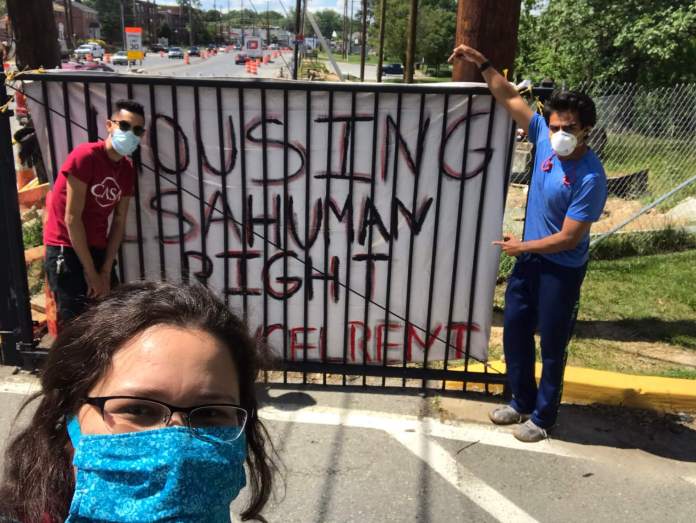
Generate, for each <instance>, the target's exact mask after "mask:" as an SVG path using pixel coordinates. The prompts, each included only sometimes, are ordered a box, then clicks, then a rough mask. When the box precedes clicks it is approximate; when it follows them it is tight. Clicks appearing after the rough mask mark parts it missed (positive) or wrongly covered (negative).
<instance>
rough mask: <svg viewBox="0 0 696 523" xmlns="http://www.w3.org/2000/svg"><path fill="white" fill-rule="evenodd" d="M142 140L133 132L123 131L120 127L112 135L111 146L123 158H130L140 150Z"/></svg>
mask: <svg viewBox="0 0 696 523" xmlns="http://www.w3.org/2000/svg"><path fill="white" fill-rule="evenodd" d="M139 143H140V138H138V137H137V136H135V134H133V131H122V130H121V129H119V128H118V127H117V128H116V129H115V130H114V132H113V133H112V134H111V145H113V146H114V149H116V152H117V153H118V154H120V155H121V156H128V155H129V154H133V152H134V151H135V150H136V149H137V148H138V144H139Z"/></svg>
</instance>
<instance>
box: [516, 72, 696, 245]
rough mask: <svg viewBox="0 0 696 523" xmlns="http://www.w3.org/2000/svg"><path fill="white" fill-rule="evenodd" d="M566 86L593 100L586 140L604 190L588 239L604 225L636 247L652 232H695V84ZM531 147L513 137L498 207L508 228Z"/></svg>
mask: <svg viewBox="0 0 696 523" xmlns="http://www.w3.org/2000/svg"><path fill="white" fill-rule="evenodd" d="M568 87H569V88H573V89H577V90H582V91H584V92H586V93H587V94H589V95H590V96H591V97H592V98H593V100H594V101H595V104H596V106H597V116H598V121H597V125H596V126H595V128H594V130H593V133H592V135H591V138H590V145H591V146H592V148H593V149H594V151H595V152H596V153H597V155H598V156H599V158H600V159H601V160H602V163H603V165H604V168H605V170H606V173H607V176H608V189H609V197H608V200H607V204H606V207H605V211H604V215H603V217H602V219H601V220H600V221H599V222H598V223H596V224H595V225H594V226H593V228H592V233H593V237H594V240H595V243H596V240H597V239H600V238H601V239H603V238H604V237H605V236H606V235H607V233H610V235H612V236H614V235H625V236H630V237H631V242H632V243H633V244H635V245H636V246H637V248H638V250H639V251H640V249H641V248H642V247H645V246H647V245H649V244H651V243H653V242H654V241H655V238H656V235H659V236H660V237H663V236H664V235H665V234H668V235H669V234H674V233H675V232H679V233H680V234H682V233H683V231H691V232H696V179H695V178H696V84H682V85H675V86H672V87H664V88H655V89H649V88H645V87H641V86H638V85H635V84H604V83H592V82H588V83H585V84H581V85H579V86H568ZM532 94H533V96H534V97H535V98H537V97H538V96H539V93H537V92H536V90H533V92H532ZM547 94H548V93H547ZM541 98H542V100H543V96H541ZM532 154H533V153H532V145H531V144H530V143H528V142H526V141H525V140H521V141H519V142H518V143H517V146H516V153H515V161H514V164H513V173H512V182H513V187H512V188H511V190H510V193H509V197H508V205H507V209H508V210H507V214H506V226H507V227H508V229H509V230H512V231H513V232H518V233H521V231H522V226H523V222H524V212H525V205H526V188H527V183H528V181H529V177H530V173H531V168H532ZM675 189H677V190H676V191H675Z"/></svg>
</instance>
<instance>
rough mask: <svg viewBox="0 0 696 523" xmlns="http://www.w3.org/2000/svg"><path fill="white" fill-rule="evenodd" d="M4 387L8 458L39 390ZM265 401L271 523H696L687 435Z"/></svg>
mask: <svg viewBox="0 0 696 523" xmlns="http://www.w3.org/2000/svg"><path fill="white" fill-rule="evenodd" d="M3 374H4V375H5V377H4V379H3ZM8 374H9V371H8V370H7V368H0V401H1V402H2V405H3V406H4V407H5V408H4V409H2V411H0V449H1V447H2V445H3V444H4V442H5V441H6V440H7V435H8V434H9V422H10V420H11V418H12V417H13V415H14V412H15V410H16V408H17V407H18V405H19V403H20V401H21V400H22V399H23V397H24V396H25V395H26V394H27V393H29V392H30V390H31V389H32V388H33V387H35V380H34V379H33V378H31V377H27V376H19V377H18V376H8ZM259 392H260V394H261V396H262V404H263V408H262V409H261V411H260V415H261V417H262V418H263V419H264V420H265V423H266V424H267V426H268V428H269V430H270V433H271V435H272V438H273V441H274V443H275V446H276V449H277V451H278V454H279V456H280V458H281V460H282V463H283V466H284V474H283V475H284V485H285V488H284V489H283V488H280V489H279V490H278V493H277V496H276V499H275V500H274V501H273V502H272V503H271V504H270V506H269V507H267V510H266V516H267V518H268V520H269V521H270V522H282V523H294V522H297V523H300V522H302V523H308V522H310V523H314V522H315V523H332V522H340V523H345V522H356V523H357V522H360V523H365V522H380V523H381V522H412V521H413V522H435V523H437V522H448V523H449V522H453V521H462V522H465V521H466V522H469V521H476V522H492V521H506V522H507V521H512V522H534V521H539V522H547V521H548V522H556V521H559V522H587V521H592V522H611V523H616V522H621V521H630V522H655V521H669V522H685V523H686V522H689V523H691V522H693V521H694V520H695V519H696V504H695V503H694V499H696V425H695V424H693V423H691V424H684V423H676V422H674V421H673V420H670V419H667V418H664V417H656V416H651V415H647V414H644V413H633V412H629V411H622V410H617V409H601V408H589V407H573V406H564V407H563V409H562V413H561V418H560V428H559V430H558V432H557V433H556V435H555V436H554V437H553V439H551V440H549V441H546V442H542V443H540V444H535V445H524V444H521V443H518V442H517V441H516V440H515V439H514V438H513V437H512V435H511V434H510V431H509V430H508V429H505V428H499V427H493V426H491V425H490V424H488V423H486V422H485V412H486V411H487V410H488V408H490V406H491V404H490V403H488V402H481V401H473V400H462V399H461V398H457V397H444V398H439V397H430V398H426V397H421V396H419V395H409V394H383V393H381V392H380V391H376V392H375V391H372V392H362V393H356V392H349V391H343V390H341V391H338V390H299V389H292V388H287V387H282V386H271V387H268V388H260V389H259ZM25 418H26V416H25ZM279 483H282V481H281V482H279ZM243 502H244V498H243V496H242V498H240V499H239V500H238V501H237V502H236V503H235V504H234V505H233V510H234V511H235V512H238V511H239V509H240V507H241V506H242V504H243Z"/></svg>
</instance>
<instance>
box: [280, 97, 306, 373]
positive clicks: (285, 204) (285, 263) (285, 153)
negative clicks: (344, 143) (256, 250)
mask: <svg viewBox="0 0 696 523" xmlns="http://www.w3.org/2000/svg"><path fill="white" fill-rule="evenodd" d="M288 119H289V111H288V90H287V89H284V90H283V144H284V146H283V250H284V251H285V256H283V293H284V294H285V298H284V299H283V361H287V359H288V298H287V292H288V251H289V250H290V249H289V248H288V220H289V219H291V217H290V215H289V213H288V145H287V144H288V143H290V141H289V138H290V137H289V136H288V127H289V126H290V122H289V121H288ZM305 285H306V282H305ZM287 382H288V371H286V370H283V383H287Z"/></svg>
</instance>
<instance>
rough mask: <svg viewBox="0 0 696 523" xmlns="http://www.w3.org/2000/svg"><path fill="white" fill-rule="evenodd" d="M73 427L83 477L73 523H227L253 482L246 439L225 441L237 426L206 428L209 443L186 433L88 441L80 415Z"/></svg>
mask: <svg viewBox="0 0 696 523" xmlns="http://www.w3.org/2000/svg"><path fill="white" fill-rule="evenodd" d="M67 429H68V434H69V436H70V440H71V441H72V444H73V447H74V448H75V455H74V457H73V465H74V466H75V467H77V479H76V482H75V494H74V496H73V499H72V503H71V505H70V513H69V515H68V518H67V520H66V523H72V522H83V521H95V520H98V521H105V522H106V521H108V522H125V521H155V520H157V521H159V520H169V521H183V522H194V521H196V522H198V521H207V522H211V523H218V522H220V523H221V522H226V523H227V522H229V521H230V503H231V502H232V500H234V499H235V498H236V497H237V495H238V494H239V491H240V490H242V488H243V487H244V485H245V484H246V475H245V472H244V460H245V458H246V438H245V437H244V434H242V435H241V436H240V437H239V438H237V439H236V440H234V441H232V442H226V441H224V438H225V437H229V434H230V433H231V432H233V431H234V430H235V429H232V428H228V427H211V428H209V429H203V430H201V432H202V434H203V435H204V436H205V438H206V440H202V439H199V438H197V437H195V436H193V435H192V434H191V433H190V431H189V430H188V428H186V427H167V428H164V429H157V430H150V431H145V432H129V433H126V434H94V435H93V434H88V435H83V434H82V433H81V432H80V425H79V423H78V421H77V418H75V417H72V418H71V419H70V420H69V422H68V426H67ZM220 438H223V439H220Z"/></svg>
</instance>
